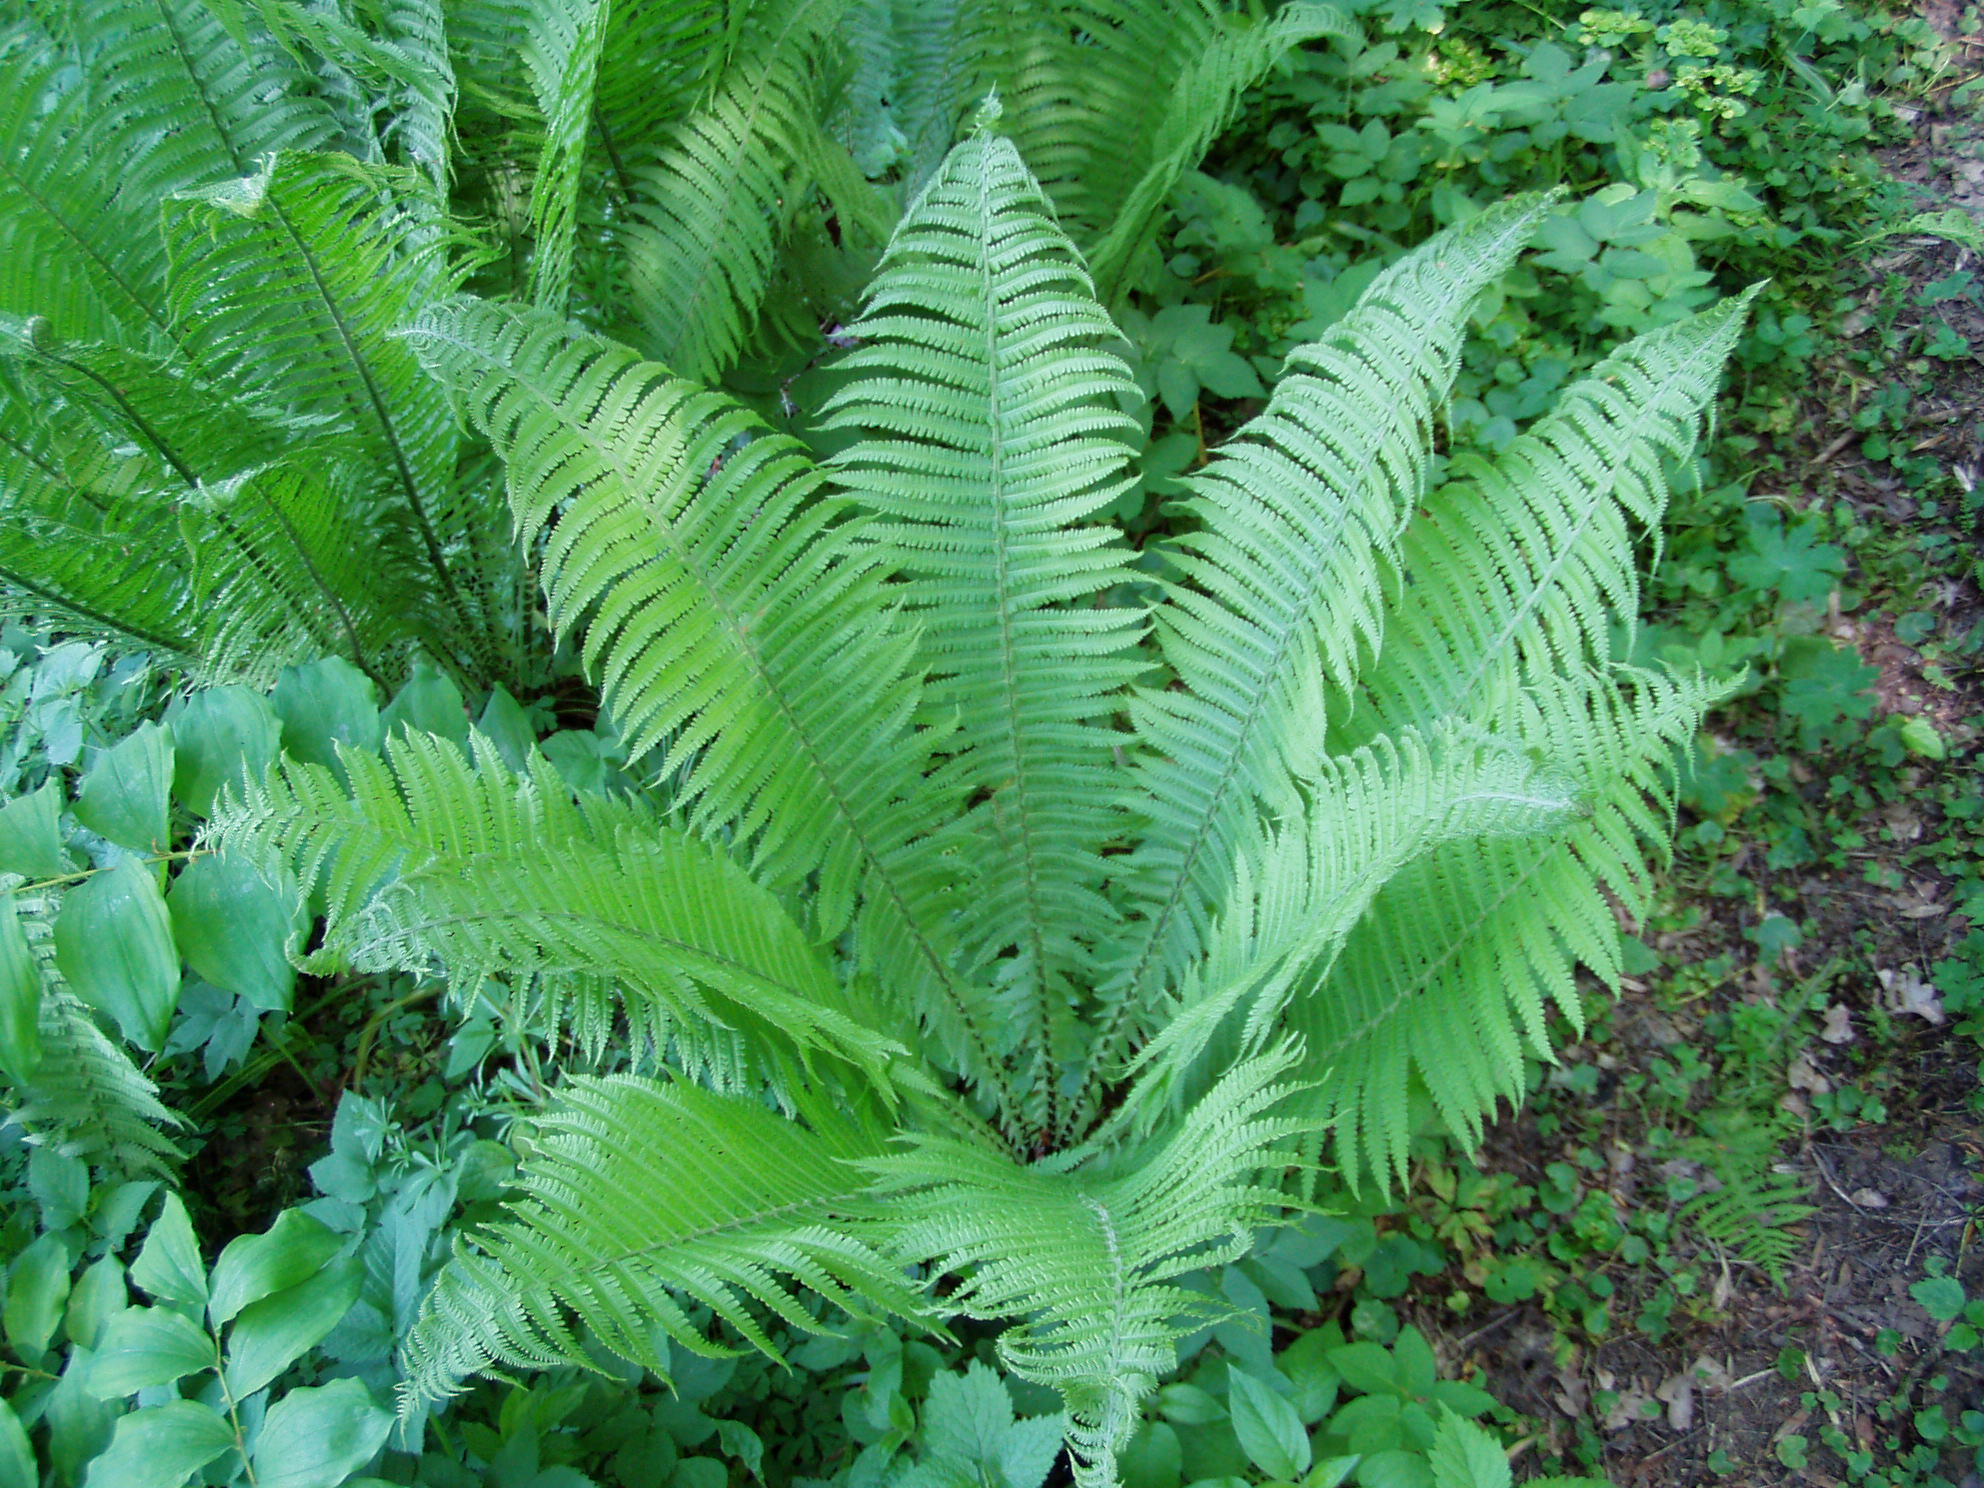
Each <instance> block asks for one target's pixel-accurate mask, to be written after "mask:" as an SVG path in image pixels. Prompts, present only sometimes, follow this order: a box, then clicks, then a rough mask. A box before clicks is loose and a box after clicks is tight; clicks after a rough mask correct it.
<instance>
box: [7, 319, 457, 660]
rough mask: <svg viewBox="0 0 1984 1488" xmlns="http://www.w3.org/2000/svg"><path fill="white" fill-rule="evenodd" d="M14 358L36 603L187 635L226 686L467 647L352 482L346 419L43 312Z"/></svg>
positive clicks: (93, 624)
mask: <svg viewBox="0 0 1984 1488" xmlns="http://www.w3.org/2000/svg"><path fill="white" fill-rule="evenodd" d="M0 356H5V357H7V358H9V359H10V360H11V362H12V365H13V367H14V369H15V370H16V373H17V376H18V377H19V380H20V387H19V389H18V391H17V392H16V393H14V394H11V395H10V394H8V393H6V392H4V391H0V407H4V408H7V409H9V410H10V411H14V410H16V409H18V410H19V411H20V413H21V414H22V418H21V420H20V422H19V424H18V425H17V429H18V432H17V434H16V435H15V436H13V437H12V438H11V439H10V440H9V441H8V443H9V444H10V445H11V446H12V448H11V449H0V497H4V505H0V533H4V534H8V535H0V546H6V545H13V546H11V547H10V551H11V552H12V553H13V556H12V557H11V558H10V559H8V560H6V561H5V562H4V564H0V566H4V567H5V569H6V570H7V573H8V575H9V581H10V582H12V583H14V584H15V585H16V586H17V587H20V588H22V589H23V590H24V591H26V592H27V593H28V594H29V595H32V596H34V598H35V600H37V601H40V602H50V601H52V602H55V603H57V604H59V606H60V608H61V609H62V610H63V611H64V612H66V613H68V614H70V615H71V616H73V617H75V618H77V619H80V620H82V621H84V623H86V624H87V625H88V626H89V627H90V628H91V629H92V630H98V629H104V630H108V631H110V632H111V633H113V634H123V635H125V636H127V637H128V638H130V639H132V640H135V641H138V642H139V643H140V644H144V645H148V646H158V645H160V644H161V642H162V641H163V640H165V639H168V638H169V639H170V640H171V642H172V645H171V649H172V650H174V651H177V652H179V653H181V654H183V655H185V656H186V657H187V659H188V660H189V661H190V662H191V663H192V664H193V666H194V669H195V672H196V674H197V675H200V676H203V677H206V678H209V679H213V678H229V679H235V678H250V679H268V678H272V677H273V676H274V674H275V672H276V671H277V670H278V669H279V668H281V667H282V666H284V665H286V664H288V663H289V662H291V661H296V660H299V659H302V658H304V657H306V656H316V655H324V654H332V655H342V656H344V657H346V658H347V659H348V660H350V661H351V662H353V663H354V664H355V665H357V666H358V667H360V668H361V669H363V670H365V671H367V672H369V673H370V674H372V675H373V676H375V677H381V676H387V675H390V674H392V673H394V672H396V671H397V670H398V669H399V667H400V665H401V664H402V662H403V659H404V656H405V654H406V652H407V650H408V648H409V646H411V645H413V644H415V643H422V644H424V645H425V646H426V647H427V648H428V649H429V650H431V651H433V652H435V653H436V654H441V655H446V654H448V653H447V650H446V645H447V642H448V640H449V638H450V636H451V634H452V631H451V627H450V625H449V619H448V617H447V616H445V615H437V614H435V613H433V611H432V608H431V606H423V605H422V604H421V603H420V602H419V600H420V596H421V595H422V594H423V592H424V590H425V587H426V586H425V571H424V565H423V563H422V560H421V555H420V553H419V549H418V547H417V545H416V543H415V542H414V540H413V536H412V534H411V533H408V532H404V531H396V530H395V529H394V527H393V526H392V525H390V524H386V523H381V522H378V521H376V520H368V515H369V513H370V511H371V509H372V507H373V506H374V501H373V497H372V495H371V493H370V492H367V491H364V490H362V489H361V490H357V491H353V490H351V489H350V488H349V486H340V485H338V484H334V482H336V481H338V480H340V479H343V480H347V481H349V480H353V479H356V478H357V477H356V476H355V474H354V472H353V471H352V469H351V466H350V465H349V463H347V462H348V460H349V458H350V454H351V452H350V449H349V445H348V441H345V440H344V438H343V436H342V434H341V431H340V430H339V429H338V428H337V426H336V424H335V422H334V421H333V420H331V419H329V418H328V417H325V416H315V417H311V416H299V415H286V414H284V413H282V412H281V411H280V410H277V409H272V408H270V407H268V406H267V405H265V404H262V403H260V402H257V401H253V400H251V399H248V398H246V397H244V396H242V395H241V394H239V393H238V392H236V391H235V390H233V389H230V388H227V387H225V386H221V385H217V384H215V383H212V382H208V381H204V380H202V379H200V378H198V377H196V376H194V375H193V374H192V373H191V372H190V371H189V370H188V369H187V367H186V366H185V364H184V363H183V362H181V361H178V360H177V359H172V358H164V357H155V356H151V355H147V354H145V353H141V352H134V351H128V350H126V349H124V348H122V347H118V346H105V345H88V344H81V345H77V344H69V343H62V342H57V341H54V340H53V339H52V337H51V336H50V335H49V334H48V332H47V329H46V327H45V326H43V325H41V324H40V323H39V322H36V323H34V324H32V325H31V326H30V327H29V328H28V333H27V334H26V335H24V336H22V337H20V338H14V337H6V338H4V339H0ZM31 446H32V447H31ZM327 476H328V478H327ZM59 532H67V533H70V534H74V536H73V537H72V538H71V539H69V540H66V541H58V540H56V538H55V534H56V533H59ZM84 534H87V535H88V536H87V537H85V536H84ZM136 553H143V554H144V555H145V561H144V562H143V563H138V562H136V561H135V560H134V558H133V556H132V555H133V554H136ZM134 580H141V581H142V582H134Z"/></svg>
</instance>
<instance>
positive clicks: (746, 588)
mask: <svg viewBox="0 0 1984 1488" xmlns="http://www.w3.org/2000/svg"><path fill="white" fill-rule="evenodd" d="M413 340H414V343H415V345H416V346H418V347H419V349H420V352H421V355H422V356H423V357H424V358H426V360H427V361H428V364H429V365H430V366H432V367H433V368H434V369H435V370H436V372H437V373H439V374H440V375H441V376H443V377H444V378H446V379H447V380H448V381H449V382H450V383H451V384H452V385H453V386H454V387H455V389H456V391H457V393H458V394H459V395H460V396H461V397H462V398H463V400H464V401H465V402H466V403H467V405H468V410H469V414H470V417H471V418H473V419H474V420H475V422H476V423H477V425H478V426H480V427H481V428H482V429H484V430H485V431H486V432H487V433H488V435H489V438H490V440H491V442H492V443H493V444H494V445H495V446H496V449H497V451H498V452H499V453H500V454H501V455H502V456H503V457H504V459H505V461H506V463H507V468H508V479H509V486H510V499H511V506H512V510H513V512H514V514H515V518H516V524H517V528H518V531H519V533H520V534H521V535H522V537H523V538H524V540H525V541H526V542H531V541H534V540H535V539H536V538H537V536H538V535H539V534H540V533H542V532H543V531H544V530H545V528H546V526H547V524H548V523H549V522H550V521H551V518H552V516H553V514H554V513H555V514H556V515H557V525H556V526H555V527H554V528H552V529H551V531H550V533H549V537H548V541H547V544H546V548H545V554H544V566H543V572H544V584H545V590H546V593H547V596H548V598H549V604H550V611H551V619H552V623H553V625H554V626H555V627H556V628H557V629H558V630H560V631H561V632H569V631H573V630H582V631H583V635H584V645H583V654H584V659H585V664H586V665H587V667H588V668H589V669H590V670H591V671H592V672H593V673H594V675H595V677H596V679H597V681H598V683H599V686H600V690H601V692H602V694H603V695H604V697H605V700H606V703H607V706H608V707H609V708H610V709H611V710H612V712H613V714H614V716H615V717H616V719H617V720H618V722H619V725H620V728H621V731H622V734H623V736H624V737H625V738H626V739H627V740H628V742H629V745H630V747H631V749H632V752H633V753H635V754H637V755H638V754H640V753H642V752H644V751H646V750H648V749H650V748H652V747H654V746H655V745H657V744H665V746H666V759H667V761H668V762H669V764H671V765H680V766H683V767H684V778H683V789H684V793H685V799H686V802H687V809H688V811H689V814H690V817H691V820H692V821H693V822H694V823H695V824H696V825H697V826H698V827H699V829H701V830H704V831H716V830H724V831H728V832H730V833H732V834H734V837H735V839H736V841H737V842H738V844H739V845H740V846H741V847H745V848H748V850H749V851H750V853H751V854H752V857H753V861H754V866H755V869H756V871H757V872H758V873H759V874H760V876H761V877H762V878H763V879H764V880H765V881H766V882H768V883H771V884H773V885H775V886H786V885H790V884H793V883H795V882H797V881H798V880H799V879H800V878H801V877H803V876H804V875H806V874H807V873H810V872H813V871H815V870H818V872H819V875H820V879H819V917H820V931H821V933H822V934H824V935H829V936H831V935H834V934H837V933H838V932H839V931H840V930H841V929H842V928H843V927H844V926H845V925H846V923H847V921H848V919H849V916H850V914H851V913H852V911H853V908H854V905H855V902H856V899H857V897H858V896H862V895H863V893H864V891H865V903H864V907H863V915H864V924H863V928H862V931H861V935H860V937H859V939H860V944H861V946H862V950H863V953H864V955H866V956H867V957H870V958H872V959H871V960H870V962H869V965H870V966H871V968H872V969H873V971H874V973H875V976H876V980H877V982H878V984H879V985H880V986H882V987H883V988H884V989H886V991H887V992H888V993H889V995H891V996H892V997H895V998H899V999H901V1000H902V1003H903V1005H905V1006H907V1007H910V1008H912V1009H914V1010H915V1011H916V1012H917V1013H918V1014H920V1015H922V1016H925V1017H928V1018H930V1019H932V1020H933V1026H935V1027H936V1028H937V1029H938V1030H939V1035H940V1037H941V1038H942V1039H943V1041H944V1042H945V1043H946V1044H947V1045H948V1046H949V1047H951V1048H952V1049H954V1050H956V1051H959V1055H960V1057H963V1056H964V1055H965V1054H967V1053H968V1054H969V1055H970V1056H971V1059H970V1065H969V1067H970V1068H971V1070H972V1072H973V1074H974V1077H976V1078H979V1079H984V1080H988V1081H990V1082H991V1084H992V1086H993V1087H994V1088H995V1089H1000V1088H1003V1085H1004V1076H1003V1074H1002V1072H1001V1071H1000V1067H999V1061H998V1059H997V1058H996V1057H995V1056H994V1054H993V1053H992V1048H993V1045H992V1043H991V1035H990V1029H989V1026H988V1024H989V1012H988V1010H987V1009H986V1008H985V1007H984V1006H983V1005H982V999H981V998H979V997H977V996H976V995H975V994H972V993H968V992H967V990H966V988H965V986H964V984H963V983H962V981H961V980H960V979H959V978H958V977H957V976H956V975H955V973H954V972H953V970H952V964H951V955H950V952H949V950H948V949H947V948H946V946H945V945H944V943H943V940H942V933H943V927H944V925H945V923H946V919H947V915H948V907H947V901H948V897H949V895H950V894H951V892H952V884H951V882H950V878H949V875H948V874H945V875H941V876H940V875H939V874H938V873H937V872H936V871H935V869H934V868H933V867H931V866H928V865H919V864H918V863H917V862H916V861H914V859H913V849H914V845H915V844H916V843H917V842H918V841H919V840H920V839H922V838H925V837H927V836H929V835H930V834H931V833H932V832H933V831H935V830H936V829H937V827H939V826H940V825H941V824H942V823H943V821H944V820H946V819H947V817H948V815H949V812H948V810H947V807H946V802H945V799H944V797H943V796H942V795H940V794H939V793H938V792H937V791H935V790H933V789H930V788H928V787H927V786H925V785H924V783H923V772H924V768H925V765H926V762H927V761H928V758H929V743H928V741H927V740H926V739H925V738H923V737H922V736H921V735H920V734H919V733H918V731H916V730H915V729H913V728H912V726H911V724H912V715H913V713H914V710H915V709H916V707H917V705H918V699H919V697H920V687H919V686H918V683H917V680H916V678H915V677H914V675H913V673H912V671H911V665H912V659H913V646H914V641H913V639H912V638H911V637H910V635H909V634H908V633H907V632H906V628H905V627H903V626H902V625H901V624H900V622H899V621H898V620H897V619H896V617H895V616H894V615H893V614H892V612H891V610H890V608H889V597H888V595H887V594H886V593H885V591H884V590H883V587H882V585H881V582H880V578H879V574H878V571H877V566H876V562H875V554H874V552H873V549H872V547H870V546H868V545H867V544H865V542H864V541H863V535H862V533H861V530H860V528H859V526H858V525H857V524H853V523H850V522H847V521H846V520H844V517H845V508H844V506H843V505H842V504H840V503H837V502H834V501H832V500H829V499H826V498H825V495H824V493H823V492H822V489H821V487H822V485H823V483H824V478H823V476H822V475H821V474H820V472H819V471H818V469H817V468H816V467H815V466H814V465H813V462H812V460H811V459H810V458H809V457H808V455H807V454H806V452H805V451H804V449H803V448H802V447H801V446H800V445H799V444H797V443H796V442H795V441H793V440H790V439H785V438H782V437H778V436H772V435H768V434H766V433H765V432H764V431H763V429H762V426H761V425H759V424H758V423H757V421H756V420H755V419H753V418H751V417H750V416H749V415H748V414H746V413H745V412H744V411H743V410H742V409H741V408H739V407H738V406H737V405H735V404H734V403H731V402H730V401H729V400H727V399H725V398H722V397H720V396H718V395H716V394H713V393H709V392H705V391H703V390H701V389H698V388H694V387H691V386H689V385H688V384H685V383H682V382H678V381H675V380H674V379H672V378H670V377H669V376H668V374H667V373H666V372H665V371H664V369H662V368H661V367H658V366H656V365H655V364H653V363H651V362H642V361H640V360H638V359H637V358H636V357H635V356H634V355H633V353H631V352H629V351H627V350H626V349H625V348H623V347H618V346H615V345H613V344H612V343H610V342H606V341H602V340H598V339H595V338H591V337H575V336H572V335H570V334H569V333H568V331H567V328H566V327H564V326H563V325H561V324H559V323H558V322H556V321H553V320H550V319H549V318H546V317H540V316H533V315H527V314H520V313H517V312H512V311H506V310H503V309H499V308H498V307H496V306H493V305H487V304H481V303H477V302H472V301H471V302H464V303H460V304H457V305H454V306H451V307H448V308H446V309H444V310H439V311H435V312H432V313H430V314H429V315H427V316H425V317H423V318H422V320H421V321H420V322H419V323H418V325H417V326H416V328H415V331H414V333H413ZM1002 1104H1003V1105H1006V1106H1007V1107H1008V1108H1010V1105H1011V1101H1010V1097H1009V1096H1007V1097H1005V1098H1003V1099H1002Z"/></svg>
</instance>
